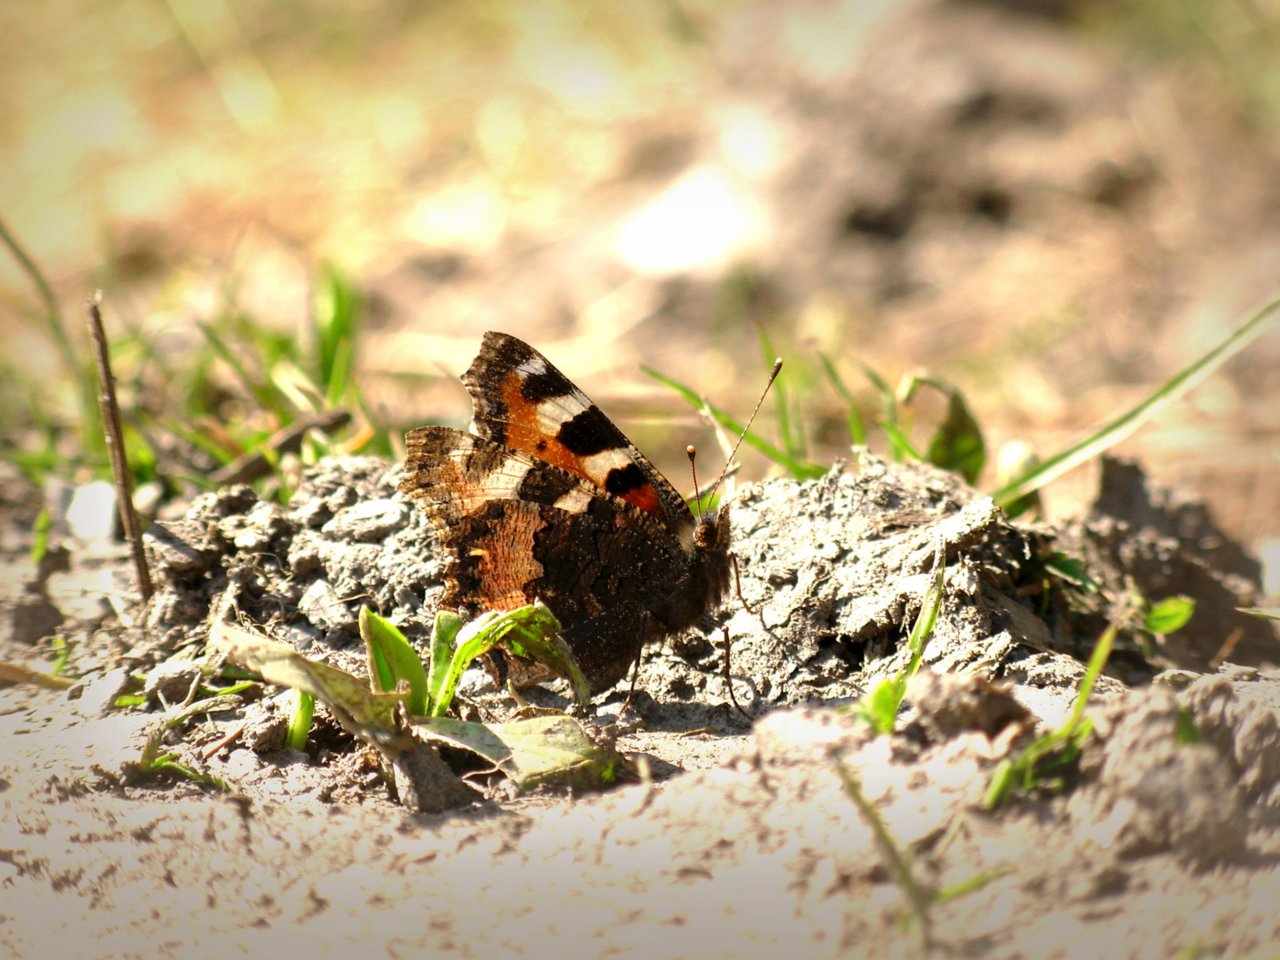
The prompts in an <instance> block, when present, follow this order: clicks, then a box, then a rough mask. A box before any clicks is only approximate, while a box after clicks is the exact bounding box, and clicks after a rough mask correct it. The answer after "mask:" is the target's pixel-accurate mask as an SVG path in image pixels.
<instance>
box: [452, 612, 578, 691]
mask: <svg viewBox="0 0 1280 960" xmlns="http://www.w3.org/2000/svg"><path fill="white" fill-rule="evenodd" d="M455 643H456V647H455V649H454V651H453V657H452V659H451V660H450V662H449V670H448V674H447V676H446V677H444V678H443V680H442V682H441V691H442V692H441V696H440V699H439V700H436V701H434V702H433V705H432V716H441V715H443V714H444V712H445V710H446V709H448V705H449V701H450V699H452V696H453V691H454V690H455V689H456V688H457V684H458V680H459V678H460V677H461V676H462V672H463V671H464V670H466V668H467V667H468V666H469V665H470V664H471V661H473V660H474V659H475V658H476V657H479V656H482V655H484V654H486V653H488V652H489V651H490V650H492V649H493V648H494V647H495V646H498V645H499V644H501V645H502V646H504V647H506V648H507V649H508V650H510V651H511V653H513V654H515V655H516V656H517V657H527V658H528V659H530V660H536V661H538V662H539V663H542V664H545V665H546V666H548V667H550V668H551V669H552V670H553V671H555V673H556V674H557V675H559V676H562V677H565V678H566V679H568V681H569V684H570V686H571V687H572V689H573V695H574V699H575V700H576V701H577V702H578V703H580V704H583V705H585V704H587V703H590V702H591V687H590V685H589V684H588V683H587V680H586V678H585V677H584V676H583V675H582V671H581V670H579V669H578V664H577V661H576V660H574V658H573V652H572V651H571V650H570V649H569V645H568V644H566V643H565V642H564V640H563V639H562V638H561V637H560V621H558V620H557V619H556V618H555V614H553V613H552V612H551V611H550V610H549V609H548V608H547V607H546V606H545V605H544V604H541V603H535V604H531V605H529V606H527V607H520V608H519V609H517V610H507V611H496V610H494V611H489V612H488V613H484V614H481V615H480V616H479V617H477V618H476V619H474V620H472V621H471V622H470V623H468V624H467V625H466V626H464V627H463V628H462V630H461V631H460V632H459V633H458V635H457V639H456V641H455Z"/></svg>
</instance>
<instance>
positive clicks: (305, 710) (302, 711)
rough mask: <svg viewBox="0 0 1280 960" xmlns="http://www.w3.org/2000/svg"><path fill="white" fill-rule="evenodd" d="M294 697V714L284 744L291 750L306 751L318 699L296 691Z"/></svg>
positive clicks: (290, 719) (290, 718) (304, 692)
mask: <svg viewBox="0 0 1280 960" xmlns="http://www.w3.org/2000/svg"><path fill="white" fill-rule="evenodd" d="M293 695H294V707H293V713H292V714H291V715H290V717H289V726H288V729H287V731H286V733H285V737H284V742H285V746H287V747H288V748H289V749H290V750H304V749H306V746H307V734H308V733H310V732H311V718H312V717H314V716H315V712H316V698H315V697H313V696H312V695H311V694H309V693H307V692H306V691H305V690H294V691H293Z"/></svg>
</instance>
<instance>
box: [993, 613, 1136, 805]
mask: <svg viewBox="0 0 1280 960" xmlns="http://www.w3.org/2000/svg"><path fill="white" fill-rule="evenodd" d="M1116 633H1117V629H1116V626H1115V624H1112V625H1111V626H1109V627H1107V629H1106V630H1105V631H1104V632H1103V634H1102V636H1101V637H1099V638H1098V642H1097V644H1095V645H1094V648H1093V653H1092V655H1090V657H1089V665H1088V666H1087V667H1085V671H1084V676H1083V677H1081V679H1080V686H1079V688H1078V689H1077V691H1076V699H1075V702H1074V703H1073V704H1072V706H1071V713H1070V714H1069V715H1068V717H1067V721H1066V723H1064V724H1063V725H1062V726H1061V727H1059V728H1058V729H1057V730H1054V731H1053V732H1051V733H1047V734H1045V735H1044V736H1042V737H1039V738H1038V739H1036V740H1034V741H1033V742H1032V743H1030V744H1028V745H1027V747H1026V749H1024V750H1023V751H1022V753H1020V754H1019V755H1018V756H1017V757H1016V758H1012V759H1010V758H1005V759H1004V760H1002V761H1001V762H1000V763H999V764H997V765H996V769H995V771H994V772H993V773H992V775H991V779H990V781H988V783H987V789H986V792H985V793H984V794H983V803H984V804H985V805H986V807H987V809H994V808H995V807H997V806H999V805H1000V804H1001V803H1003V802H1004V801H1005V800H1006V799H1008V797H1009V795H1010V794H1011V793H1012V792H1013V791H1014V790H1015V789H1016V790H1021V791H1027V790H1031V789H1033V788H1034V787H1036V786H1037V785H1039V784H1049V783H1054V782H1055V781H1052V780H1047V779H1046V777H1047V776H1048V775H1049V774H1052V773H1053V772H1054V771H1056V770H1061V769H1063V768H1064V767H1066V766H1068V765H1069V764H1072V763H1074V762H1075V760H1076V758H1077V757H1078V756H1079V755H1080V751H1081V749H1082V748H1083V747H1084V744H1085V741H1086V740H1088V739H1089V736H1090V734H1091V733H1092V732H1093V722H1092V721H1091V720H1089V718H1088V717H1086V716H1085V715H1084V710H1085V707H1086V705H1087V704H1088V702H1089V697H1090V696H1091V695H1092V693H1093V685H1094V683H1095V682H1097V679H1098V677H1099V676H1101V674H1102V668H1103V667H1105V666H1106V664H1107V659H1108V658H1109V657H1110V656H1111V649H1112V647H1113V646H1114V645H1115V640H1116Z"/></svg>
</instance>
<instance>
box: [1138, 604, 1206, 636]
mask: <svg viewBox="0 0 1280 960" xmlns="http://www.w3.org/2000/svg"><path fill="white" fill-rule="evenodd" d="M1195 612H1196V602H1195V601H1194V600H1192V599H1191V598H1190V597H1181V596H1179V597H1166V598H1165V599H1163V600H1161V601H1160V602H1158V603H1154V604H1152V605H1151V609H1150V610H1148V611H1147V615H1146V616H1145V617H1144V618H1143V622H1142V626H1143V628H1144V629H1145V630H1146V631H1147V632H1148V633H1155V634H1159V635H1160V636H1166V635H1168V634H1170V633H1173V632H1174V631H1175V630H1181V629H1182V628H1183V627H1185V626H1186V625H1187V621H1188V620H1190V619H1191V617H1192V615H1193V614H1194V613H1195Z"/></svg>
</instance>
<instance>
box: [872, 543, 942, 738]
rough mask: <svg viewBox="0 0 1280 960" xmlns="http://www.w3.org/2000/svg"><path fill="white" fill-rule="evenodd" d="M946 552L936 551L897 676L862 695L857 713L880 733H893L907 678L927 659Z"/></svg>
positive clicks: (935, 623) (938, 606)
mask: <svg viewBox="0 0 1280 960" xmlns="http://www.w3.org/2000/svg"><path fill="white" fill-rule="evenodd" d="M943 561H944V556H943V554H942V551H941V549H939V551H938V552H937V553H936V554H935V555H934V576H933V579H932V580H931V581H930V583H929V587H928V590H927V592H926V593H925V596H924V600H923V601H921V604H920V612H919V614H917V615H916V621H915V623H914V624H912V627H911V633H910V634H909V635H908V636H907V650H908V651H910V657H909V659H908V660H907V664H906V666H905V667H903V668H902V670H901V671H899V672H898V674H897V675H896V676H893V677H887V678H885V679H883V680H881V681H880V682H879V683H877V684H876V685H875V686H874V687H872V688H871V692H870V693H868V694H867V695H866V696H864V697H863V698H862V700H861V701H860V702H859V704H858V707H857V715H858V716H860V717H861V718H862V719H864V720H866V721H867V722H868V723H870V724H871V728H872V729H873V730H875V732H876V733H877V734H887V733H893V728H894V724H895V723H896V722H897V719H898V710H899V709H900V708H901V707H902V699H903V697H904V696H906V693H907V681H908V680H909V679H911V677H913V676H915V674H916V672H917V671H918V670H919V669H920V664H921V662H922V661H923V659H924V648H925V644H926V643H927V642H928V640H929V637H930V636H932V634H933V629H934V627H935V626H937V623H938V612H939V611H940V610H941V609H942V596H943V591H944V588H945V585H946V584H945V577H946V568H945V567H944V566H943Z"/></svg>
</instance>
